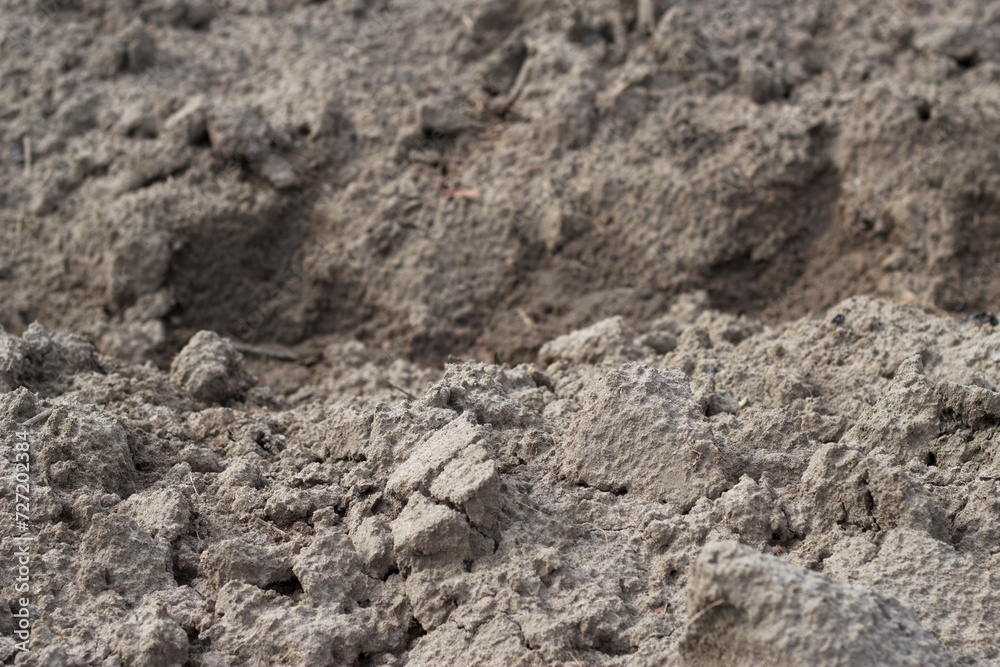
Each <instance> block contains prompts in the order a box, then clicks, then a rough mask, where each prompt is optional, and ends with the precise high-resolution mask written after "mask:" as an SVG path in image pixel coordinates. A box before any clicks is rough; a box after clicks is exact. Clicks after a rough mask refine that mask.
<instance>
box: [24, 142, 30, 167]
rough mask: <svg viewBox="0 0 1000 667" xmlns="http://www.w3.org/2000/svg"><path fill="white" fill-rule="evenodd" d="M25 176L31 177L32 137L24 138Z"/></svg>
mask: <svg viewBox="0 0 1000 667" xmlns="http://www.w3.org/2000/svg"><path fill="white" fill-rule="evenodd" d="M24 175H25V176H31V137H25V138H24Z"/></svg>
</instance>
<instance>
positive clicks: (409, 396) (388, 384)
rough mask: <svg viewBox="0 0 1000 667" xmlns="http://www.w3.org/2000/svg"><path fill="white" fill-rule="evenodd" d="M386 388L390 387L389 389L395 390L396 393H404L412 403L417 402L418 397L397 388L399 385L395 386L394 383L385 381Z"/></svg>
mask: <svg viewBox="0 0 1000 667" xmlns="http://www.w3.org/2000/svg"><path fill="white" fill-rule="evenodd" d="M385 386H387V387H389V389H395V390H396V391H399V392H402V393H403V394H405V395H406V397H407V398H408V399H410V400H411V401H415V400H417V397H416V396H414V395H413V394H411V393H410V392H408V391H406V390H405V389H403V388H402V387H399V386H397V385H394V384H393V383H391V382H389V381H388V380H386V381H385Z"/></svg>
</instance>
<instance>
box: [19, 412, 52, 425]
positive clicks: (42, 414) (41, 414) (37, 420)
mask: <svg viewBox="0 0 1000 667" xmlns="http://www.w3.org/2000/svg"><path fill="white" fill-rule="evenodd" d="M53 412H55V409H54V408H46V409H44V410H42V411H41V412H39V413H38V414H37V415H35V416H34V417H32V418H31V419H29V420H28V421H26V422H24V423H23V424H21V426H34V425H35V424H38V423H40V422H43V421H45V420H46V419H48V418H49V415H51V414H52V413H53Z"/></svg>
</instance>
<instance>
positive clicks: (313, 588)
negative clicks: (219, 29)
mask: <svg viewBox="0 0 1000 667" xmlns="http://www.w3.org/2000/svg"><path fill="white" fill-rule="evenodd" d="M704 301H705V300H704V298H702V297H699V296H698V295H694V296H692V297H691V298H687V299H682V300H680V301H679V302H678V303H677V304H676V306H675V307H674V308H673V309H672V310H671V311H670V312H669V313H668V314H667V315H664V316H663V317H661V318H660V319H659V320H658V321H657V331H658V332H659V333H658V334H657V335H655V336H650V335H645V336H635V335H633V333H632V332H631V331H630V330H629V329H628V327H626V326H624V325H623V324H622V323H621V322H620V321H617V322H616V321H611V322H606V323H601V324H600V326H597V327H595V328H592V329H588V330H584V331H580V332H576V333H574V334H573V336H571V337H569V338H568V339H564V340H560V341H555V342H553V343H552V344H551V345H548V346H546V348H545V349H546V352H545V360H546V362H547V365H542V364H540V363H535V364H530V363H529V364H521V365H518V366H514V367H511V366H503V365H492V364H486V363H482V362H468V363H464V364H452V365H449V366H447V367H446V369H445V370H444V372H443V373H441V374H438V375H437V376H436V377H429V376H427V375H426V372H424V371H420V370H419V369H416V368H415V367H407V365H406V364H404V363H402V362H397V363H396V364H393V366H392V368H390V369H386V368H381V369H380V370H379V372H382V373H383V374H386V377H390V378H391V379H392V384H393V385H394V387H395V388H390V387H387V386H385V385H378V386H372V385H369V384H365V383H364V382H362V381H360V380H358V379H357V378H359V377H370V376H371V375H372V373H373V372H375V371H373V370H372V369H373V366H372V362H371V361H370V355H368V354H367V353H366V351H365V350H364V349H360V348H356V347H352V348H350V350H348V351H345V350H344V349H343V348H339V347H338V348H335V349H331V350H328V352H327V354H326V357H325V358H326V361H324V362H322V364H323V365H324V367H325V368H326V369H327V371H326V372H327V373H328V374H329V375H330V376H331V377H332V376H336V377H338V378H340V379H339V380H337V381H336V382H333V381H329V382H325V383H318V384H313V385H308V386H304V387H303V388H302V390H300V392H298V393H297V394H296V395H294V396H289V397H279V396H276V395H275V394H274V392H272V391H270V390H268V389H266V388H264V387H260V386H258V387H255V388H248V387H247V386H246V385H247V382H248V379H247V377H248V374H247V371H246V370H245V368H244V362H243V361H242V360H241V359H240V358H239V355H237V354H235V352H234V351H233V350H231V349H230V348H229V347H227V346H226V345H222V344H220V343H219V341H218V340H217V339H216V338H215V337H213V335H210V334H207V333H206V334H200V335H199V336H197V337H196V338H195V342H193V343H192V346H191V347H190V348H189V349H187V350H185V351H184V352H182V353H181V354H180V355H179V356H178V358H177V360H176V361H175V363H174V371H173V372H171V373H166V372H164V371H161V370H158V369H157V368H155V367H153V366H152V365H148V364H147V365H134V364H128V363H122V362H121V361H117V360H115V359H113V358H111V357H107V356H104V355H101V354H99V353H97V352H96V351H95V350H94V349H93V348H92V347H91V346H89V344H87V343H86V341H83V340H82V339H80V338H77V337H75V336H71V335H68V334H50V333H48V332H47V331H46V330H44V329H43V328H42V327H40V326H38V325H35V326H33V327H31V329H30V330H29V331H28V332H27V333H26V334H25V335H24V336H20V337H19V336H13V335H10V334H6V333H5V334H2V335H0V368H2V369H4V373H5V375H4V381H5V382H7V383H8V388H7V389H6V391H5V392H4V393H2V394H0V428H2V437H3V441H4V444H5V447H7V446H8V445H9V444H11V443H13V442H14V441H15V440H16V438H17V435H16V433H17V431H19V430H20V431H26V432H27V441H28V443H29V445H30V451H31V471H32V472H31V478H32V487H31V494H30V495H31V503H32V509H31V522H30V524H31V533H32V534H33V535H34V537H35V540H34V541H33V542H32V543H31V549H30V553H31V555H30V567H31V591H30V595H31V607H30V609H31V614H32V619H33V626H32V632H31V640H30V648H31V651H29V652H27V653H23V652H20V651H17V650H16V648H15V641H14V639H13V629H14V627H15V620H16V619H15V618H14V617H13V615H12V613H13V612H15V611H17V609H18V606H17V605H18V602H17V598H18V595H17V594H16V593H15V589H14V586H15V580H14V579H15V576H16V572H15V571H14V570H13V569H12V568H3V569H2V570H0V590H2V591H3V597H2V601H3V604H2V605H0V629H3V633H2V635H3V636H0V659H2V660H3V661H6V662H8V663H12V664H16V665H91V664H100V665H148V664H156V665H192V666H206V667H207V666H210V665H269V664H295V665H312V664H335V665H430V664H472V665H501V664H503V665H510V664H522V665H548V664H586V665H608V666H611V665H620V666H625V665H629V666H631V665H650V666H652V665H663V664H667V665H711V664H746V665H750V664H761V663H762V662H767V663H768V664H784V665H798V664H827V665H851V664H858V663H859V662H865V661H873V660H874V661H877V662H879V663H880V664H895V665H974V664H991V663H993V662H995V661H996V660H998V659H1000V640H998V636H997V633H996V627H997V623H998V620H1000V593H998V591H997V590H996V586H995V585H993V583H992V582H993V581H995V580H996V578H997V577H998V576H1000V569H998V568H1000V552H998V546H997V545H998V539H1000V535H998V529H997V526H998V525H1000V504H998V500H997V499H998V498H1000V450H998V449H997V446H996V442H997V440H998V438H1000V431H998V428H1000V426H998V425H1000V398H998V396H1000V394H998V393H997V391H996V387H997V385H998V384H1000V366H998V361H997V360H998V359H1000V333H998V332H997V331H996V330H995V329H994V327H992V326H991V325H990V324H989V323H985V322H976V321H959V320H956V319H952V318H942V317H939V316H935V315H929V314H927V313H925V312H924V311H921V310H918V309H916V308H912V307H908V306H899V305H896V304H893V303H891V302H888V301H880V300H875V299H869V298H857V299H849V300H847V301H844V302H841V303H840V304H837V305H836V306H835V307H834V308H833V309H831V310H829V311H828V312H827V313H825V314H824V316H823V317H821V318H807V319H801V320H798V321H795V322H791V323H788V324H783V325H766V324H761V323H759V322H756V321H753V320H749V319H745V318H738V317H735V316H733V315H730V314H726V313H722V312H719V311H716V310H711V309H707V308H705V307H704V305H703V304H704ZM699 304H702V305H699ZM601 337H604V340H598V339H600V338H601ZM665 341H667V342H669V343H670V344H669V345H667V344H665ZM666 348H669V349H666ZM664 349H666V351H664ZM348 352H349V353H348ZM223 360H224V363H223ZM183 368H192V369H194V370H195V371H197V372H195V373H194V374H189V373H185V372H179V369H183ZM199 369H201V370H199ZM206 374H207V375H206ZM202 376H205V377H211V378H213V381H212V382H211V383H209V385H208V386H212V387H219V388H225V389H226V390H225V391H219V392H216V391H214V390H213V391H212V392H209V393H207V394H206V393H204V392H202V391H201V390H200V389H201V388H203V387H205V386H206V385H205V384H204V383H200V382H192V381H191V378H192V377H202ZM236 388H238V389H239V391H236ZM352 388H353V389H352ZM401 391H402V392H408V393H410V394H412V395H413V398H408V397H406V396H404V395H401V393H400V392H401ZM25 424H27V425H26V426H25ZM0 465H2V476H0V482H2V485H0V489H2V495H3V500H4V502H5V503H8V504H11V506H13V502H14V488H15V484H16V475H17V468H16V466H15V465H14V462H13V460H12V458H11V457H5V459H4V461H3V462H2V464H0ZM0 521H2V526H0V528H2V544H0V546H2V548H3V549H4V550H5V552H7V553H11V552H13V550H14V549H15V548H16V547H15V541H14V540H13V538H14V537H15V535H17V534H19V531H18V530H17V527H16V526H15V524H14V518H13V516H12V515H11V514H10V513H6V512H5V513H4V514H3V515H2V519H0Z"/></svg>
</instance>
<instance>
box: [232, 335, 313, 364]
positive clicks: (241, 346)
mask: <svg viewBox="0 0 1000 667" xmlns="http://www.w3.org/2000/svg"><path fill="white" fill-rule="evenodd" d="M229 342H230V343H232V344H233V347H234V348H236V351H237V352H242V353H244V354H254V355H257V356H258V357H270V358H271V359H278V360H279V361H298V360H299V358H298V357H297V356H295V353H294V352H292V351H291V350H287V349H286V350H279V349H275V348H273V347H262V346H260V345H250V344H249V343H244V342H243V341H239V340H233V339H232V338H230V339H229Z"/></svg>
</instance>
